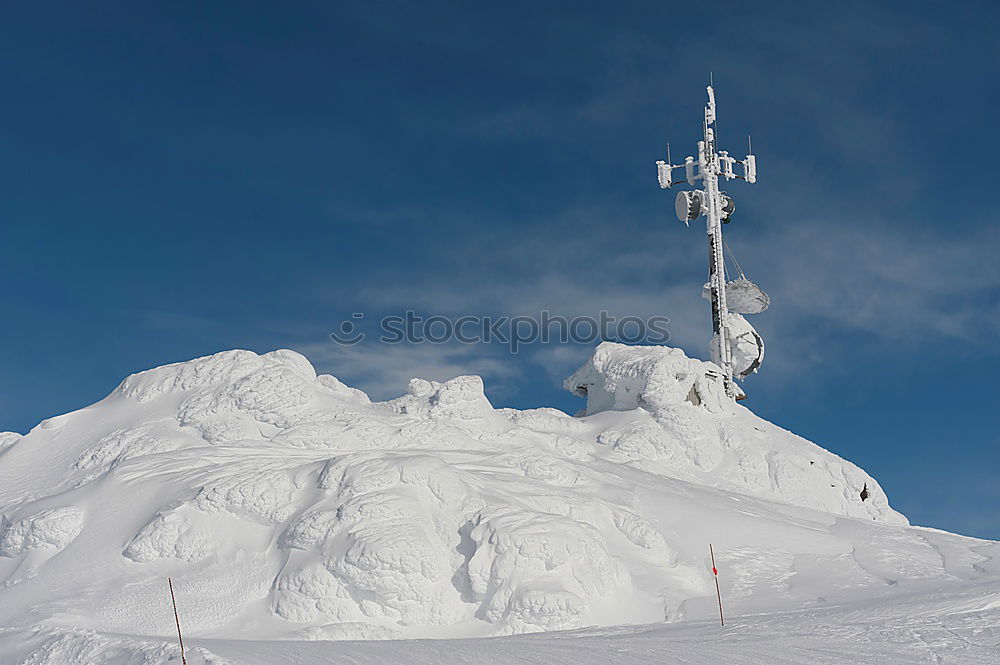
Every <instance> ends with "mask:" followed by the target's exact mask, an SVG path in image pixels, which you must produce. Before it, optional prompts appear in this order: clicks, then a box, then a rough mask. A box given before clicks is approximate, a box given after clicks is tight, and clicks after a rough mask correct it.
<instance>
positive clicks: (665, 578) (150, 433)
mask: <svg viewBox="0 0 1000 665" xmlns="http://www.w3.org/2000/svg"><path fill="white" fill-rule="evenodd" d="M717 371H718V370H717V368H716V367H715V366H714V365H712V364H710V363H705V362H701V361H698V360H693V359H690V358H687V357H686V356H685V355H684V354H683V353H682V352H681V351H679V350H677V349H670V348H666V347H628V346H623V345H619V344H612V343H604V344H601V345H600V346H599V347H598V348H597V349H596V350H595V352H594V354H593V356H592V357H591V358H590V359H589V360H588V361H587V363H585V364H584V366H583V367H581V368H580V369H579V370H578V371H577V372H575V373H574V374H573V376H571V377H570V378H569V379H567V381H566V387H567V388H568V389H570V390H572V391H574V392H575V393H577V394H578V395H581V396H582V397H585V398H586V402H587V406H586V409H585V411H583V412H581V414H579V415H577V416H575V417H574V416H569V415H566V414H564V413H562V412H560V411H556V410H554V409H534V410H526V411H519V410H514V409H494V408H493V407H492V406H491V405H490V403H489V401H488V400H487V398H486V397H485V395H484V393H483V384H482V381H481V379H479V378H478V377H474V376H464V377H458V378H455V379H452V380H450V381H447V382H444V383H437V382H431V381H424V380H420V379H414V380H413V381H411V382H410V385H409V387H408V390H407V393H406V394H405V395H403V396H402V397H399V398H398V399H394V400H390V401H388V402H379V403H372V402H371V401H370V400H369V399H368V397H367V396H366V395H365V394H364V393H362V392H361V391H359V390H356V389H353V388H349V387H347V386H345V385H344V384H343V383H341V382H340V381H338V380H337V379H336V378H334V377H333V376H329V375H319V376H317V374H316V372H315V370H314V369H313V367H312V366H311V365H310V364H309V362H308V361H307V360H306V359H305V358H304V357H302V356H301V355H299V354H296V353H294V352H291V351H275V352H272V353H268V354H264V355H257V354H255V353H251V352H249V351H229V352H224V353H219V354H216V355H213V356H209V357H205V358H199V359H196V360H192V361H190V362H185V363H179V364H175V365H168V366H164V367H160V368H157V369H153V370H149V371H146V372H141V373H139V374H135V375H133V376H130V377H128V378H127V379H125V380H124V381H123V382H122V384H121V385H120V386H119V387H118V388H117V389H116V390H115V391H114V392H113V393H112V394H111V395H109V396H108V397H106V398H105V399H104V400H102V401H100V402H98V403H97V404H95V405H93V406H91V407H88V408H85V409H82V410H80V411H76V412H74V413H70V414H67V415H64V416H60V417H57V418H52V419H50V420H47V421H44V422H42V423H41V424H39V425H38V426H37V427H35V428H34V429H33V430H32V431H31V432H29V433H28V434H27V435H25V436H23V437H22V436H20V435H17V434H10V433H8V434H0V512H2V517H0V662H26V663H34V664H43V663H51V664H54V663H75V662H81V663H83V662H86V663H109V664H110V663H116V664H117V663H146V664H153V663H166V662H171V659H176V658H177V655H178V654H177V649H176V647H175V646H174V644H173V636H174V635H175V633H174V631H175V628H174V622H173V615H172V613H171V608H170V602H169V595H168V593H167V588H166V579H167V577H168V576H169V577H172V578H173V583H174V588H175V590H176V592H177V601H178V606H179V608H180V611H181V618H182V623H183V625H184V627H185V631H186V637H187V638H188V640H189V641H191V643H192V644H193V645H196V646H195V649H196V650H195V651H194V652H193V653H192V658H191V659H189V661H190V662H192V663H198V662H215V663H227V662H232V663H242V662H245V663H256V662H364V660H365V659H364V657H363V656H361V655H355V656H353V657H352V658H351V659H350V660H349V661H334V660H330V661H326V660H322V657H321V656H320V654H321V653H327V652H323V651H322V649H319V650H316V649H312V647H310V646H309V645H307V644H304V641H315V640H345V639H360V640H370V639H386V638H461V637H469V638H475V637H487V636H502V635H510V634H516V633H528V632H541V631H557V630H572V629H582V628H585V627H593V626H598V627H600V626H606V627H609V626H622V625H635V626H642V625H647V624H657V623H660V624H662V623H664V622H666V623H668V624H673V625H667V626H663V627H659V628H650V627H646V628H642V629H638V628H636V629H630V630H624V629H619V630H618V631H612V632H607V631H605V632H598V633H594V632H593V629H591V631H590V632H589V633H588V632H586V631H584V633H572V635H574V636H576V638H578V639H581V640H595V641H594V642H593V644H594V653H595V654H596V653H599V652H600V648H602V647H600V646H599V645H600V644H605V642H608V641H609V640H610V641H611V643H614V644H617V645H618V646H612V647H608V649H610V651H608V653H611V652H615V653H617V652H621V651H629V650H630V649H632V648H633V647H632V646H630V645H634V644H635V643H636V640H638V641H639V643H642V642H643V640H653V642H649V643H648V644H647V646H649V645H652V644H654V643H655V644H664V645H667V646H666V647H664V648H666V649H668V650H669V652H670V653H672V654H674V655H676V654H678V653H681V652H683V649H684V644H688V643H689V646H690V645H697V644H700V642H699V640H700V639H701V638H700V637H699V636H700V635H702V634H703V633H704V632H705V631H710V630H715V629H714V628H709V626H713V625H714V624H712V623H711V620H713V618H714V617H717V612H718V609H717V607H716V604H715V603H716V600H715V586H714V581H713V578H712V572H711V566H710V564H709V563H708V546H709V543H712V544H714V546H715V551H716V556H717V560H718V563H719V568H720V579H721V583H722V594H723V597H724V599H725V601H726V603H727V611H728V613H729V615H730V616H731V617H744V619H743V620H742V622H741V621H739V620H736V621H737V623H736V624H735V625H737V626H738V625H740V623H742V625H743V626H753V625H757V626H759V627H760V630H761V632H762V634H771V633H772V632H773V631H787V630H789V629H790V627H792V626H802V625H807V624H808V625H813V628H814V629H815V630H813V629H810V630H812V631H813V632H812V633H810V634H815V631H816V630H820V629H819V628H816V627H817V626H829V624H830V623H831V622H833V623H837V621H848V622H849V621H850V620H851V619H850V617H853V620H854V621H855V622H861V623H868V622H869V621H875V622H878V621H880V620H881V621H884V622H888V623H891V621H890V619H891V617H893V616H896V617H897V619H898V620H899V621H898V622H897V623H900V625H903V624H905V623H906V621H907V620H909V619H908V618H906V617H909V614H908V613H904V614H906V617H904V616H903V615H902V614H900V613H899V612H900V611H901V610H899V609H898V608H902V607H908V606H912V607H918V606H919V607H920V608H923V609H921V610H919V611H920V612H922V613H923V614H922V616H925V617H932V616H933V617H934V619H933V622H936V623H934V625H935V626H937V625H939V624H940V626H943V627H942V628H941V634H942V635H952V636H954V635H959V632H957V631H958V630H959V629H958V628H956V627H955V626H954V625H952V624H953V623H955V622H958V623H961V621H960V620H958V619H956V620H955V622H952V623H949V622H948V621H947V620H945V618H942V617H943V616H945V615H947V616H948V617H950V616H952V615H961V617H963V620H964V619H969V618H970V617H973V619H971V620H972V624H971V627H969V626H968V625H966V624H962V626H964V627H965V628H968V629H969V631H971V632H970V636H972V637H970V638H969V639H968V640H966V646H965V647H963V649H961V650H960V651H962V650H964V651H965V652H967V653H971V652H969V651H968V649H969V648H970V647H969V646H968V645H970V644H971V645H973V647H974V648H979V647H978V646H976V645H977V644H980V646H981V645H982V644H985V645H986V646H985V647H983V648H984V649H986V651H985V652H984V653H994V652H993V651H991V649H992V648H994V647H996V643H997V642H998V641H1000V637H998V632H997V628H996V626H997V623H998V616H1000V610H998V609H997V608H998V606H1000V600H998V591H1000V543H993V542H989V541H982V540H976V539H971V538H964V537H961V536H955V535H951V534H947V533H944V532H940V531H934V530H929V529H920V528H914V527H909V526H908V525H907V521H906V519H905V518H904V517H903V516H902V515H900V514H899V513H897V512H895V511H894V510H892V509H891V508H890V507H889V503H888V500H887V498H886V496H885V494H884V493H883V491H882V489H881V488H880V487H879V485H878V483H877V482H876V481H875V480H874V479H873V478H872V477H870V476H869V475H868V474H866V473H865V472H864V471H862V470H861V469H859V468H858V467H856V466H855V465H853V464H851V463H850V462H848V461H846V460H844V459H841V458H840V457H837V456H836V455H834V454H832V453H830V452H828V451H826V450H824V449H822V448H820V447H819V446H816V445H815V444H813V443H810V442H808V441H806V440H804V439H802V438H800V437H798V436H795V435H794V434H791V433H790V432H787V431H785V430H783V429H781V428H779V427H777V426H775V425H773V424H771V423H769V422H767V421H764V420H762V419H761V418H758V417H757V416H755V415H754V414H753V413H751V412H750V411H748V410H747V409H745V408H744V407H742V406H739V405H737V404H735V403H733V402H731V401H730V400H728V399H726V398H725V397H724V395H722V393H721V390H720V387H719V385H718V383H717V382H716V380H715V379H714V378H713V376H714V375H715V374H716V373H717ZM935 598H937V599H940V600H939V601H934V600H928V599H935ZM907 603H910V605H907ZM928 603H930V604H929V605H928ZM878 608H883V609H881V610H880V609H878ZM892 608H896V609H892ZM914 611H917V610H914ZM803 612H805V614H803ZM893 612H896V614H893ZM866 613H867V614H866ZM942 613H943V614H942ZM751 615H753V616H756V617H757V618H753V619H751V618H748V617H751ZM817 616H820V617H823V616H826V617H828V620H818V619H816V617H817ZM868 616H871V617H874V618H871V619H865V618H858V617H868ZM761 617H765V618H761ZM767 617H770V618H767ZM783 617H784V618H783ZM796 617H797V618H796ZM802 617H807V619H808V620H807V621H806V624H803V623H802ZM837 617H840V619H837ZM845 617H846V618H845ZM879 617H881V619H879ZM904 619H905V620H904ZM809 621H812V622H813V624H809ZM928 621H931V619H928ZM754 622H756V624H755V623H754ZM769 622H770V623H769ZM783 622H784V623H783ZM888 623H887V624H886V625H888ZM948 626H950V627H948ZM959 628H961V626H960V627H959ZM737 630H739V629H737ZM801 630H806V629H805V628H802V629H801ZM899 631H900V632H898V633H893V634H894V635H896V637H899V636H900V635H902V636H903V638H902V639H901V640H899V643H900V644H909V645H910V646H912V645H913V644H917V642H919V640H918V639H917V637H915V635H916V632H919V631H916V629H914V628H912V627H911V628H900V629H899ZM915 631H916V632H915ZM831 634H832V635H834V637H831V638H830V639H831V640H834V641H835V640H836V639H838V638H837V637H836V635H837V634H838V633H836V632H834V633H831ZM847 634H848V635H853V636H854V637H857V636H858V635H860V634H861V633H859V632H857V631H854V632H850V631H848V633H847ZM888 634H889V633H888V632H887V630H883V631H876V633H874V634H866V635H868V637H867V638H866V639H869V640H870V641H872V643H873V644H874V643H876V642H878V640H879V639H882V640H883V641H884V640H885V639H887V638H886V636H887V635H888ZM734 635H735V636H736V638H735V639H736V642H738V641H739V639H738V638H739V636H740V635H743V636H744V637H746V633H729V634H728V635H723V636H722V637H719V636H718V635H716V637H714V638H713V639H721V640H722V641H721V642H720V644H723V645H724V644H725V643H726V640H730V641H732V640H733V639H734ZM650 636H652V637H650ZM907 636H909V637H912V639H908V637H907ZM277 639H280V640H299V641H303V643H301V644H298V645H295V644H293V643H288V642H285V643H282V646H280V647H275V648H274V650H271V651H269V650H268V649H269V648H268V647H267V646H266V645H264V644H262V643H261V642H260V640H265V641H270V640H277ZM540 639H541V638H537V639H536V638H508V640H509V641H505V640H500V641H496V640H487V641H482V640H462V641H459V642H454V643H439V642H437V643H435V642H432V643H423V642H412V643H411V642H406V643H400V644H409V645H411V647H412V649H418V645H421V644H432V645H433V644H437V645H441V644H454V649H455V651H454V652H451V651H448V653H449V654H451V655H449V656H448V657H447V658H443V659H442V660H440V661H438V660H433V658H431V659H427V660H425V661H420V660H419V659H418V660H413V662H415V663H416V662H428V663H430V662H444V660H448V661H449V662H455V661H454V660H453V658H466V656H461V655H460V654H462V653H465V654H467V657H468V658H469V660H459V661H458V662H479V661H480V660H483V658H482V657H480V656H481V655H482V654H483V653H486V652H488V651H489V650H490V649H494V647H489V646H483V645H494V646H495V649H494V651H495V653H498V654H499V653H504V649H517V650H519V651H523V653H524V654H525V655H524V658H525V660H524V662H543V661H544V662H546V663H552V662H573V661H572V660H565V661H559V660H558V658H557V657H556V656H554V655H553V654H552V653H551V651H552V650H558V645H559V644H560V641H559V638H557V637H555V636H554V637H553V638H551V639H548V638H546V639H548V641H547V642H546V641H544V640H541V641H540ZM768 639H778V638H777V637H775V636H774V635H772V636H771V637H770V638H768ZM844 639H845V640H846V639H850V638H847V637H844ZM956 639H957V638H956ZM963 639H964V638H963ZM601 640H604V641H603V642H602V641H601ZM616 640H617V642H616ZM685 640H687V641H688V642H685ZM976 640H979V642H977V641H976ZM991 640H992V641H991ZM911 642H912V644H910V643H911ZM562 643H563V644H565V642H562ZM954 643H955V644H958V642H954ZM393 644H394V643H393ZM754 644H757V645H758V646H760V644H759V643H758V642H754ZM887 644H888V643H887ZM892 644H894V643H892ZM949 644H952V642H949ZM241 645H245V646H241ZM477 645H478V646H477ZM496 645H521V646H496ZM553 645H555V646H553ZM420 648H423V647H420ZM532 648H536V650H537V654H536V655H537V660H531V658H532V656H530V653H529V652H531V649H532ZM691 648H692V649H693V648H694V647H691ZM698 648H701V647H698ZM734 648H736V647H734ZM775 648H776V647H775ZM817 648H819V647H817ZM873 648H874V647H873ZM914 648H916V647H914ZM351 649H352V651H351V653H354V654H368V655H370V656H371V659H372V661H371V662H398V661H399V660H400V659H401V654H403V653H410V651H407V649H406V648H403V647H400V649H402V651H400V650H399V649H397V648H396V647H391V646H388V645H383V646H378V645H372V646H371V648H368V647H365V648H362V647H360V646H354V647H351ZM393 649H396V650H395V651H393ZM440 649H446V648H445V647H440V646H439V647H432V648H431V652H433V653H436V654H439V653H443V652H441V651H440ZM463 649H464V651H462V650H463ZM484 649H485V650H486V651H483V650H484ZM446 651H447V649H446ZM689 651H690V655H691V660H688V661H686V662H692V663H693V662H702V661H701V660H698V658H700V657H701V656H699V653H701V652H698V651H697V649H694V650H690V649H689ZM761 651H762V654H765V655H766V653H765V652H770V651H772V648H771V647H768V648H762V650H761ZM431 652H428V653H431ZM946 652H947V650H944V651H940V654H943V653H946ZM213 653H217V654H222V653H225V654H226V655H225V657H222V656H213V655H212V654H213ZM296 653H297V654H299V655H298V656H295V658H298V660H295V659H293V658H292V654H296ZM329 653H333V652H329ZM339 653H343V652H339ZM567 653H568V652H567ZM608 653H606V654H605V656H603V657H602V658H603V660H602V662H646V661H643V660H641V659H632V660H620V661H616V660H615V659H614V658H612V657H611V656H609V655H608ZM643 653H647V655H648V654H652V653H656V649H655V648H653V647H650V648H649V649H647V650H646V651H644V652H643ZM664 653H666V652H664ZM705 653H706V654H707V655H705V658H708V660H705V661H704V662H756V661H753V660H752V658H750V657H749V655H747V654H746V653H744V655H745V656H746V658H744V660H742V661H741V660H738V659H737V660H733V661H725V660H720V659H719V657H718V654H716V655H712V654H713V653H715V652H711V653H709V652H705ZM747 653H748V652H747ZM913 653H916V654H917V655H918V656H920V657H922V655H927V656H928V658H930V657H931V656H935V657H940V654H939V652H938V651H934V649H933V648H932V647H927V648H926V649H924V650H921V649H917V651H914V652H913ZM269 654H270V655H269ZM310 654H313V655H310ZM380 654H381V655H380ZM476 654H480V655H476ZM279 655H280V657H279ZM323 657H325V656H323ZM595 658H596V656H595ZM636 658H638V656H636ZM197 659H201V660H197ZM380 659H381V660H380ZM394 659H395V660H394ZM411 660H412V659H411ZM490 662H492V661H490ZM497 662H500V661H497ZM576 662H583V661H579V660H578V661H576ZM595 662H597V661H596V660H595ZM678 662H683V661H678ZM762 662H763V661H762ZM770 662H800V661H798V660H787V661H780V660H773V661H770ZM801 662H824V661H819V660H816V661H810V660H802V661H801ZM830 662H838V661H830ZM845 662H846V661H845ZM851 662H854V661H851ZM859 662H863V661H859ZM899 662H925V661H918V660H914V661H909V660H905V661H904V660H901V661H899ZM926 662H938V661H935V660H928V661H926ZM955 662H965V661H955ZM967 662H987V661H982V660H972V661H967Z"/></svg>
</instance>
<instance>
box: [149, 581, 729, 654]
mask: <svg viewBox="0 0 1000 665" xmlns="http://www.w3.org/2000/svg"><path fill="white" fill-rule="evenodd" d="M713 565H714V564H713ZM167 586H169V587H170V603H171V604H172V605H173V606H174V623H176V624H177V641H178V642H180V643H181V665H187V658H185V657H184V638H183V637H182V636H181V619H180V617H179V616H178V615H177V599H176V598H174V582H173V580H171V579H170V578H169V577H168V578H167Z"/></svg>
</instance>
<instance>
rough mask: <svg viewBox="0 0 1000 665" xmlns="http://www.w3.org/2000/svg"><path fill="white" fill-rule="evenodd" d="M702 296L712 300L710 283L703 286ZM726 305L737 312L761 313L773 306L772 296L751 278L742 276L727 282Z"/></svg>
mask: <svg viewBox="0 0 1000 665" xmlns="http://www.w3.org/2000/svg"><path fill="white" fill-rule="evenodd" d="M701 297H702V298H704V299H705V300H709V301H711V300H712V292H711V290H710V289H709V285H708V284H705V286H703V287H702V288H701ZM726 305H727V306H728V309H729V311H730V312H736V313H737V314H760V313H761V312H763V311H764V310H765V309H767V308H768V307H770V306H771V298H770V296H768V295H767V294H766V293H764V291H763V289H761V288H760V287H759V286H757V285H756V284H754V283H753V282H751V281H750V280H749V279H747V278H746V277H740V278H739V279H734V280H733V281H731V282H728V283H727V284H726Z"/></svg>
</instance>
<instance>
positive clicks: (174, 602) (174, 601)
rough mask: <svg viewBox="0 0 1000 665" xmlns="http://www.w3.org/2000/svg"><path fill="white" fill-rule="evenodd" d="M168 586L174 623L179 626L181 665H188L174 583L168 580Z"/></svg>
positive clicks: (178, 638) (178, 639) (178, 637)
mask: <svg viewBox="0 0 1000 665" xmlns="http://www.w3.org/2000/svg"><path fill="white" fill-rule="evenodd" d="M167 586H169V587H170V604H171V605H173V606H174V623H176V624H177V641H178V642H180V643H181V665H187V658H185V657H184V638H183V637H181V619H180V617H179V616H177V599H176V598H174V582H173V580H171V579H170V578H169V577H168V578H167Z"/></svg>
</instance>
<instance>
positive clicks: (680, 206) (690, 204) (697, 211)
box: [674, 189, 704, 224]
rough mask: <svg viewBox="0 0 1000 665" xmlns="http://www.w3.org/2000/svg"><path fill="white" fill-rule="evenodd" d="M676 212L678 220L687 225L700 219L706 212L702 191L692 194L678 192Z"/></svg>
mask: <svg viewBox="0 0 1000 665" xmlns="http://www.w3.org/2000/svg"><path fill="white" fill-rule="evenodd" d="M674 211H675V212H676V213H677V219H679V220H681V221H682V222H684V223H685V224H687V223H689V222H693V221H694V220H696V219H698V217H700V216H701V213H702V212H703V211H704V205H702V193H701V191H700V190H697V189H696V190H694V191H692V192H677V198H676V199H674Z"/></svg>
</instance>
